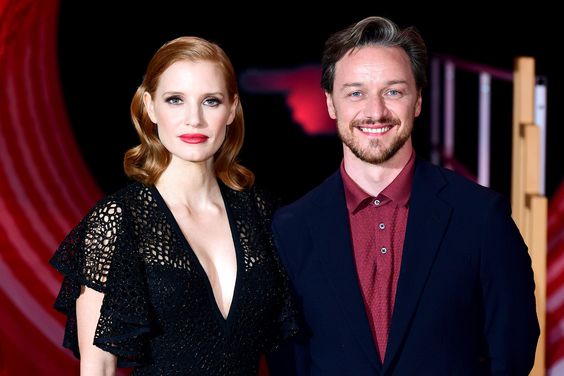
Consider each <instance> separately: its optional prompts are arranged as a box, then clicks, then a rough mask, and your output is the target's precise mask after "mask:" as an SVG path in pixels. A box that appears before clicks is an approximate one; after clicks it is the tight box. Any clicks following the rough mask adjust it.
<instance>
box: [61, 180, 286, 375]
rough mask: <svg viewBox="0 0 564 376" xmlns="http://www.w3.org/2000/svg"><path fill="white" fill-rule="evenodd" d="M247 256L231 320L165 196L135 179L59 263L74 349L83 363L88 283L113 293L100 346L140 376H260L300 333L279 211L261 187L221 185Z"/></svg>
mask: <svg viewBox="0 0 564 376" xmlns="http://www.w3.org/2000/svg"><path fill="white" fill-rule="evenodd" d="M220 186H221V192H222V196H223V199H224V202H225V206H226V208H227V214H228V217H229V223H230V226H231V232H232V234H233V241H234V244H235V248H236V254H237V278H236V283H235V291H234V295H233V300H232V303H231V308H230V311H229V314H228V316H227V319H224V318H223V316H222V315H221V312H220V311H219V308H218V306H217V304H216V302H215V299H214V296H213V291H212V288H211V285H210V283H209V280H208V278H207V276H206V274H205V272H204V270H203V268H202V266H201V264H200V263H199V261H198V259H197V258H196V255H195V254H194V252H193V251H192V250H191V248H190V246H189V244H188V242H187V241H186V239H185V237H184V236H183V235H182V232H181V230H180V228H179V227H178V224H177V223H176V221H175V220H174V217H173V216H172V213H171V212H170V210H169V209H168V207H167V206H166V204H165V202H164V201H163V199H162V197H161V195H160V194H159V192H158V190H156V189H155V188H154V187H146V186H143V185H142V184H140V183H133V184H131V185H129V186H128V187H126V188H124V189H123V190H121V191H119V192H117V193H116V194H114V195H111V196H108V197H106V198H105V199H103V200H101V201H100V202H99V203H98V204H97V205H96V206H95V207H94V208H93V209H92V210H91V211H90V213H89V214H88V215H87V216H86V217H85V218H84V219H83V220H82V221H81V222H80V224H79V225H78V226H77V227H76V228H75V229H73V231H72V232H71V233H70V234H69V235H68V236H67V238H66V239H65V240H64V241H63V243H62V244H61V246H60V247H59V249H58V250H57V252H56V253H55V255H54V256H53V258H52V259H51V261H50V262H51V264H52V265H53V266H54V267H55V268H56V269H58V270H59V271H60V272H61V273H63V275H64V281H63V284H62V287H61V291H60V292H59V296H58V297H57V301H56V303H55V308H57V309H58V310H60V311H62V312H64V313H65V314H66V315H67V317H68V319H67V325H66V332H65V338H64V346H65V347H68V348H70V349H72V350H73V352H74V354H75V355H76V356H77V357H79V356H80V355H79V351H78V341H77V328H76V311H75V303H76V299H77V297H78V296H79V293H80V286H81V285H86V286H88V287H90V288H92V289H94V290H97V291H100V292H102V293H104V301H103V304H102V308H101V316H100V320H99V321H98V325H97V328H96V334H95V338H94V344H95V345H96V346H98V347H100V348H102V349H103V350H105V351H108V352H111V353H113V354H115V355H116V356H117V357H118V365H119V366H120V367H133V368H134V371H133V374H135V375H256V374H257V372H258V365H259V358H260V355H261V353H266V352H268V351H269V350H271V349H273V348H275V347H276V346H277V344H278V343H279V342H280V341H281V340H282V339H284V338H285V337H287V336H290V335H292V334H294V333H296V331H297V325H296V322H295V311H294V305H293V304H292V300H291V296H290V291H289V288H288V282H287V279H286V277H285V275H284V273H283V271H282V270H281V266H280V264H279V261H278V258H277V256H276V253H275V250H274V247H273V242H272V237H271V233H270V218H271V214H272V208H271V206H270V205H269V203H268V202H267V201H266V200H265V199H264V198H263V196H262V195H261V194H258V193H257V191H256V190H255V189H251V190H248V191H244V192H237V191H234V190H231V189H230V188H228V187H226V186H224V185H223V184H221V183H220Z"/></svg>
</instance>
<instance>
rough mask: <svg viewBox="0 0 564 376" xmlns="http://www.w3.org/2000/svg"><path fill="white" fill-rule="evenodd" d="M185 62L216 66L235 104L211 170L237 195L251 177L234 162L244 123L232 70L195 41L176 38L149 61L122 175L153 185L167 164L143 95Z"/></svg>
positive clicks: (220, 54)
mask: <svg viewBox="0 0 564 376" xmlns="http://www.w3.org/2000/svg"><path fill="white" fill-rule="evenodd" d="M186 60H187V61H192V62H197V61H209V62H212V63H215V64H217V65H218V67H219V68H220V70H221V72H222V73H223V77H224V79H225V84H226V87H227V93H228V95H229V99H230V100H231V101H235V100H237V108H236V110H235V118H234V120H233V122H232V123H231V124H229V125H228V126H227V131H226V135H225V140H224V142H223V144H222V145H221V147H220V148H219V150H218V151H217V152H216V153H215V155H214V169H215V174H216V176H217V177H219V179H221V181H222V182H223V183H224V184H225V185H227V186H229V187H230V188H232V189H235V190H239V191H240V190H243V189H245V188H249V187H251V186H252V185H253V182H254V178H255V177H254V174H253V173H252V172H251V171H250V170H249V169H247V168H245V167H243V166H242V165H240V164H239V163H238V161H237V157H238V155H239V152H240V150H241V147H242V146H243V138H244V133H245V122H244V119H243V107H242V106H241V101H240V99H239V90H238V88H237V77H236V75H235V69H234V68H233V65H232V64H231V61H230V60H229V58H228V57H227V55H226V54H225V52H224V51H223V49H221V47H219V46H218V45H217V44H215V43H212V42H209V41H207V40H205V39H202V38H198V37H180V38H177V39H174V40H172V41H169V42H167V43H165V44H164V45H163V46H162V47H161V48H159V50H158V51H157V52H156V53H155V55H153V57H152V58H151V60H150V61H149V65H148V67H147V71H146V73H145V76H144V78H143V82H142V83H141V86H139V87H138V88H137V91H136V92H135V94H134V96H133V99H132V101H131V120H132V122H133V124H134V125H135V130H136V131H137V134H138V135H139V140H140V142H141V143H140V144H139V145H137V146H135V147H133V148H131V149H129V150H128V151H127V152H126V153H125V157H124V161H123V166H124V170H125V173H126V174H127V176H129V177H130V178H131V179H134V180H137V181H140V182H141V183H143V184H145V185H154V184H155V183H156V181H157V180H158V179H159V177H160V176H161V174H162V173H163V171H164V170H165V168H166V167H167V166H168V164H169V163H170V160H171V155H170V152H169V151H168V150H167V149H166V148H165V147H164V145H163V144H162V143H161V141H160V139H159V135H158V133H157V127H155V125H154V124H153V122H152V121H151V119H150V118H149V114H148V113H147V108H146V107H145V104H144V103H143V95H144V93H149V94H150V95H151V97H153V98H154V97H155V92H156V90H157V86H158V84H159V79H160V77H161V75H162V74H163V72H164V71H165V70H166V69H167V68H168V67H170V66H171V65H172V64H174V63H175V62H177V61H186Z"/></svg>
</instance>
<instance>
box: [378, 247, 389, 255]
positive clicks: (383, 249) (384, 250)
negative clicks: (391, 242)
mask: <svg viewBox="0 0 564 376" xmlns="http://www.w3.org/2000/svg"><path fill="white" fill-rule="evenodd" d="M380 252H382V254H383V255H385V254H386V253H387V252H388V250H387V249H386V247H382V248H380Z"/></svg>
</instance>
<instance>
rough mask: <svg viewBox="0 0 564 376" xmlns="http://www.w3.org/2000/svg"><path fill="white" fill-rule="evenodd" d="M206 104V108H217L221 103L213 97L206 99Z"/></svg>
mask: <svg viewBox="0 0 564 376" xmlns="http://www.w3.org/2000/svg"><path fill="white" fill-rule="evenodd" d="M204 104H205V105H206V106H210V107H215V106H218V105H219V104H221V101H220V100H219V99H217V98H214V97H211V98H206V99H205V100H204Z"/></svg>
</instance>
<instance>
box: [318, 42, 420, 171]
mask: <svg viewBox="0 0 564 376" xmlns="http://www.w3.org/2000/svg"><path fill="white" fill-rule="evenodd" d="M325 94H326V96H327V107H328V111H329V116H331V118H333V119H336V121H337V129H338V133H339V137H340V138H341V140H342V141H343V143H344V145H345V146H346V147H345V153H347V152H349V151H350V152H352V154H354V155H355V156H356V157H357V158H359V159H361V160H363V161H365V162H368V163H371V164H381V163H383V162H386V161H387V160H389V159H390V158H392V157H393V156H394V155H396V153H397V152H398V151H399V150H401V149H403V148H408V149H410V150H411V147H412V146H411V131H412V129H413V122H414V119H415V118H416V117H417V116H419V114H420V112H421V93H420V92H419V91H418V90H417V87H416V85H415V77H414V76H413V72H412V70H411V64H410V62H409V58H408V56H407V54H406V53H405V51H404V50H403V49H401V48H399V47H381V46H366V47H363V48H361V49H358V50H353V51H352V52H349V53H347V54H346V55H345V56H344V57H343V58H342V59H341V60H339V61H338V62H337V64H336V66H335V80H334V84H333V93H331V94H330V93H325ZM347 149H348V150H347Z"/></svg>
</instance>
